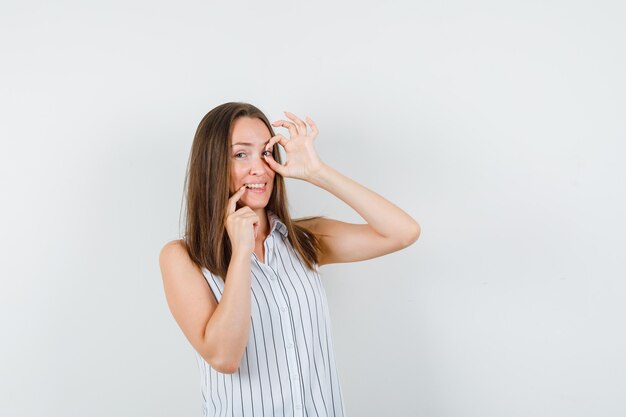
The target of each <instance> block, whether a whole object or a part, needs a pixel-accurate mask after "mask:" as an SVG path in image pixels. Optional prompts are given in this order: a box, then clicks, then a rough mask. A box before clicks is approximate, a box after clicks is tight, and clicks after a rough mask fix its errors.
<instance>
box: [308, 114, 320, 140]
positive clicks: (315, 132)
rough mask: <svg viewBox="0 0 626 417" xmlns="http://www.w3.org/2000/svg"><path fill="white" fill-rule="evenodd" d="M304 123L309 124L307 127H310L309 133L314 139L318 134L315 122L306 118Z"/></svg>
mask: <svg viewBox="0 0 626 417" xmlns="http://www.w3.org/2000/svg"><path fill="white" fill-rule="evenodd" d="M306 121H307V123H308V124H309V126H311V133H312V136H313V137H316V136H317V134H318V133H319V130H317V125H316V124H315V122H314V121H313V119H311V118H310V117H309V116H307V117H306Z"/></svg>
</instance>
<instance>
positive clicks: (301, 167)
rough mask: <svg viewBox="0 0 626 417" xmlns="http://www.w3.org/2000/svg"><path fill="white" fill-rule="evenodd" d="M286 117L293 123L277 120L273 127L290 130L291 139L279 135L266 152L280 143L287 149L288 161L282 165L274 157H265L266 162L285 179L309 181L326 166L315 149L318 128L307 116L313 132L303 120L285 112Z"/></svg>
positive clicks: (266, 148) (270, 142)
mask: <svg viewBox="0 0 626 417" xmlns="http://www.w3.org/2000/svg"><path fill="white" fill-rule="evenodd" d="M285 115H287V117H288V118H289V119H291V120H292V121H291V122H290V121H287V120H277V121H275V122H273V123H272V126H275V127H278V126H281V127H284V128H286V129H288V130H289V139H287V138H285V137H284V136H283V135H280V134H278V135H276V136H274V137H272V138H271V139H270V141H269V143H268V144H267V146H266V147H265V150H271V149H272V147H273V146H274V144H275V143H277V142H278V143H279V144H280V145H282V147H283V148H284V149H285V153H286V154H287V155H286V158H287V161H286V162H285V164H284V165H281V164H279V163H278V162H276V161H275V160H274V158H273V157H272V156H264V158H265V161H266V162H267V164H268V165H269V166H270V168H272V169H273V170H274V171H275V172H278V173H279V174H280V175H282V176H283V177H289V178H297V179H301V180H305V181H309V180H310V179H311V178H313V177H314V176H315V174H316V173H317V172H318V171H319V170H320V169H321V168H322V166H323V165H324V163H323V162H322V161H321V160H320V158H319V156H318V155H317V152H316V151H315V148H314V147H313V142H314V141H315V138H316V137H317V133H318V130H317V126H316V125H315V122H313V120H312V119H311V118H310V117H308V116H307V118H306V121H307V123H308V124H309V126H311V132H307V125H306V124H305V123H304V122H303V121H302V120H300V119H299V118H297V117H296V116H295V115H294V114H292V113H289V112H285Z"/></svg>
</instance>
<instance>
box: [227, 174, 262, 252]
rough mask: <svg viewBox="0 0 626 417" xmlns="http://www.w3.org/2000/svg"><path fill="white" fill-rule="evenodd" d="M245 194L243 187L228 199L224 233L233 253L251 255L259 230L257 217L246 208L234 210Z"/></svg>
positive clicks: (244, 187)
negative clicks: (226, 234) (240, 252)
mask: <svg viewBox="0 0 626 417" xmlns="http://www.w3.org/2000/svg"><path fill="white" fill-rule="evenodd" d="M245 192H246V186H245V185H244V186H242V187H241V188H240V189H239V190H237V192H235V194H233V195H232V196H231V197H230V198H229V199H228V208H227V210H226V211H227V213H226V231H227V232H228V237H229V238H230V244H231V247H232V252H233V253H235V252H237V251H242V252H243V253H247V254H250V255H251V254H252V252H254V247H255V238H256V235H257V231H258V228H259V216H257V215H256V213H255V212H254V211H252V209H251V208H250V207H248V206H243V207H241V208H240V209H239V210H236V208H237V201H239V199H240V198H241V196H242V195H243V193H245Z"/></svg>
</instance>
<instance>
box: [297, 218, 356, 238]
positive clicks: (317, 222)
mask: <svg viewBox="0 0 626 417" xmlns="http://www.w3.org/2000/svg"><path fill="white" fill-rule="evenodd" d="M294 223H296V224H298V225H299V226H302V227H305V228H307V229H309V230H310V231H312V232H313V233H315V234H316V235H322V236H323V235H334V234H336V233H337V232H340V229H341V226H342V225H344V224H346V223H344V222H341V221H339V220H335V219H330V218H328V217H317V218H313V219H310V218H303V219H296V220H294Z"/></svg>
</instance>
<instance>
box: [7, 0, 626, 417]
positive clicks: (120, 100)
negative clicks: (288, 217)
mask: <svg viewBox="0 0 626 417" xmlns="http://www.w3.org/2000/svg"><path fill="white" fill-rule="evenodd" d="M0 11H1V13H0V45H1V51H2V65H1V66H0V90H1V91H2V92H1V94H0V106H1V107H0V119H1V122H0V135H1V140H2V147H1V149H2V151H1V152H0V173H1V175H0V181H1V186H2V188H1V190H2V202H3V203H2V206H1V208H0V210H1V213H2V216H1V217H0V219H1V220H0V222H1V228H2V239H1V242H2V247H1V249H2V250H1V251H0V256H1V259H0V261H1V262H2V269H1V271H2V272H1V284H0V285H1V287H0V324H1V329H2V333H1V336H0V358H1V359H0V364H1V365H0V415H2V416H7V417H9V416H10V417H26V416H28V417H35V416H59V417H61V416H63V417H68V416H92V417H98V416H103V417H105V416H106V417H110V416H151V417H157V416H168V417H169V416H189V417H192V416H199V415H200V412H201V406H200V401H201V394H200V380H199V373H198V370H197V368H196V362H195V359H194V353H193V350H192V349H193V348H192V347H191V345H190V344H189V343H188V342H187V340H186V339H185V338H184V335H183V333H182V332H181V331H180V329H179V328H178V326H177V324H176V323H175V321H174V319H173V317H172V316H171V314H170V312H169V310H168V308H167V304H166V301H165V297H164V293H163V288H162V281H161V275H160V270H159V266H158V255H159V251H160V249H161V247H162V246H163V245H164V244H165V243H166V242H167V241H169V240H172V239H177V238H179V237H180V228H179V226H180V225H179V219H180V210H181V199H182V191H183V180H184V175H185V169H186V166H187V158H188V156H189V150H190V146H191V142H192V139H193V134H194V132H195V129H196V127H197V125H198V123H199V121H200V119H201V118H202V117H203V116H204V115H205V114H206V113H207V112H208V111H209V110H210V109H211V108H213V107H215V106H216V105H218V104H221V103H223V102H226V101H247V102H251V103H253V104H255V105H257V106H259V107H260V108H261V109H262V110H264V111H265V112H266V113H267V115H268V117H269V118H270V119H271V120H276V119H278V118H280V117H281V112H282V111H283V110H288V111H291V112H293V113H295V114H296V115H298V116H300V117H304V116H306V115H309V116H311V117H312V118H313V119H314V120H315V121H316V122H317V124H318V126H319V130H320V133H319V136H318V138H317V140H316V146H317V150H318V153H319V155H320V158H321V159H322V160H323V161H325V162H326V163H327V164H329V165H331V166H333V167H334V168H335V169H337V170H338V171H340V172H342V173H343V174H345V175H347V176H349V177H350V178H353V179H354V180H356V181H358V182H359V183H361V184H363V185H365V186H366V187H368V188H370V189H372V190H374V191H376V192H378V193H379V194H381V195H382V196H384V197H386V198H387V199H389V200H390V201H392V202H394V203H395V204H397V205H398V206H400V207H402V208H403V209H404V210H405V211H407V212H408V213H409V214H410V215H412V216H413V217H414V218H415V219H416V220H417V221H418V222H419V223H420V225H421V227H422V235H421V237H420V239H419V240H418V241H417V242H416V243H415V244H413V245H412V246H410V247H408V248H406V249H404V250H402V251H399V252H396V253H393V254H391V255H388V256H385V257H381V258H377V259H373V260H369V261H365V262H360V263H349V264H334V265H327V266H323V267H322V268H321V272H322V279H323V283H324V285H325V288H326V291H327V293H328V297H329V304H330V310H331V315H332V326H333V335H334V338H335V342H336V345H335V349H336V352H337V364H338V368H339V373H340V377H341V378H342V387H343V393H344V398H345V403H346V408H347V412H348V415H349V416H351V417H355V416H359V417H374V416H425V417H502V416H507V417H517V416H520V417H527V416H541V417H543V416H545V417H555V416H563V417H583V416H591V415H594V416H603V417H610V416H624V415H626V396H625V395H624V393H625V392H626V356H625V355H624V353H625V352H626V332H625V330H624V329H625V326H624V318H625V317H626V303H625V302H624V299H625V296H626V282H625V277H626V266H625V262H624V248H625V243H626V242H625V241H626V238H625V236H626V233H625V232H626V227H625V225H626V222H625V221H624V213H625V212H626V195H625V194H626V168H625V167H624V163H623V160H624V156H625V151H626V145H625V142H624V140H625V139H626V123H625V115H626V98H625V97H626V81H625V77H624V74H626V25H624V22H625V21H626V6H624V3H623V2H618V1H593V2H592V1H516V2H513V1H504V2H502V1H488V0H476V1H471V2H470V1H450V2H435V1H427V2H419V1H417V2H416V1H408V0H406V1H396V2H382V1H376V2H375V1H356V0H354V1H350V2H334V1H332V2H331V1H316V2H302V1H276V0H270V1H263V2H227V1H223V2H211V1H204V2H199V1H196V2H189V1H187V2H185V1H183V2H164V1H151V2H148V1H107V2H69V1H58V2H54V4H52V2H17V1H9V2H7V1H3V3H2V6H0ZM283 133H284V134H286V131H283ZM287 184H288V189H289V197H290V207H291V209H292V214H293V215H294V217H298V216H305V215H315V214H323V215H326V216H329V217H333V218H336V219H339V220H343V221H349V222H356V223H360V222H362V219H361V218H360V217H359V216H358V214H357V213H356V212H354V210H352V209H351V208H350V207H349V206H347V205H346V204H345V203H343V202H342V201H340V200H338V199H336V198H335V197H334V196H332V195H330V194H329V193H327V192H325V191H323V190H321V189H319V188H317V187H315V186H312V185H311V184H308V183H306V182H303V181H299V180H294V179H287Z"/></svg>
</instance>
